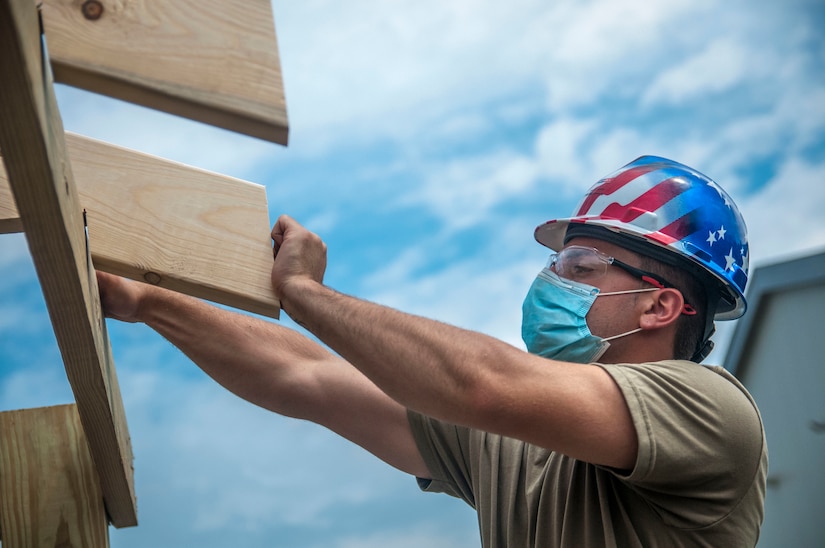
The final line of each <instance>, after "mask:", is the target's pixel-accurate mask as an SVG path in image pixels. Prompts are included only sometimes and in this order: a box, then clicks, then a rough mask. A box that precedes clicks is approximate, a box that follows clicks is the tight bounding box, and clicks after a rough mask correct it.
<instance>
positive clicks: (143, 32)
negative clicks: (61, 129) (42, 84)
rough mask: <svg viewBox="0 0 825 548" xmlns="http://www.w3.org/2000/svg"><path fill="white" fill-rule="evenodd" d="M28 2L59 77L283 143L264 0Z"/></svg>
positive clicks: (274, 47) (277, 71)
mask: <svg viewBox="0 0 825 548" xmlns="http://www.w3.org/2000/svg"><path fill="white" fill-rule="evenodd" d="M31 1H33V2H36V3H41V2H42V4H43V8H42V9H43V19H44V26H45V32H46V38H47V41H48V47H49V56H50V58H51V62H52V67H53V70H54V75H55V80H56V81H58V82H62V83H66V84H69V85H71V86H75V87H79V88H83V89H87V90H89V91H93V92H96V93H100V94H103V95H108V96H111V97H115V98H118V99H122V100H125V101H130V102H133V103H137V104H139V105H143V106H146V107H150V108H153V109H156V110H161V111H165V112H170V113H172V114H176V115H179V116H183V117H187V118H191V119H194V120H198V121H201V122H205V123H207V124H211V125H214V126H217V127H222V128H225V129H229V130H231V131H236V132H239V133H244V134H247V135H251V136H253V137H258V138H261V139H265V140H268V141H273V142H276V143H280V144H284V145H285V144H287V140H288V133H289V129H288V127H289V124H288V120H287V111H286V99H285V96H284V86H283V80H282V76H281V65H280V60H279V56H278V43H277V39H276V37H275V26H274V21H273V14H272V6H271V4H270V1H269V0H244V1H240V0H174V1H169V0H141V1H128V0H92V1H81V0H31ZM90 8H94V9H92V11H99V13H100V16H99V17H98V18H97V19H90V18H87V16H86V15H84V10H86V12H87V13H88V12H89V10H90ZM93 15H94V14H93Z"/></svg>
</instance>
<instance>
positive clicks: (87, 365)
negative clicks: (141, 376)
mask: <svg viewBox="0 0 825 548" xmlns="http://www.w3.org/2000/svg"><path fill="white" fill-rule="evenodd" d="M48 66H49V63H48V59H47V58H45V51H43V50H42V48H41V35H40V30H39V21H38V14H37V11H36V9H35V5H34V3H33V2H31V0H0V149H2V151H3V160H4V162H5V165H6V169H7V172H8V177H9V183H10V185H11V189H12V192H13V194H14V197H15V200H16V202H17V208H18V210H19V211H20V218H21V220H22V222H23V229H24V231H25V234H26V239H27V241H28V245H29V250H30V252H31V254H32V259H33V262H34V266H35V270H36V271H37V276H38V278H39V280H40V286H41V288H42V290H43V296H44V297H45V301H46V307H47V309H48V311H49V316H50V319H51V322H52V326H53V328H54V332H55V336H56V339H57V344H58V347H59V348H60V351H61V354H62V356H63V363H64V366H65V369H66V375H67V377H68V379H69V384H70V385H71V387H72V390H73V392H74V396H75V400H76V402H77V409H78V412H79V414H80V420H81V423H82V424H83V430H84V432H85V433H86V438H87V439H88V444H89V449H90V453H91V455H92V459H93V461H94V463H95V468H96V470H97V473H98V476H99V478H100V484H101V490H102V492H103V499H104V503H105V506H106V510H107V512H108V514H109V518H110V520H111V522H112V524H113V525H115V526H116V527H124V526H129V525H135V524H136V523H137V509H136V503H135V493H134V475H133V469H132V449H131V444H130V440H129V433H128V429H127V426H126V418H125V414H124V411H123V402H122V400H121V397H120V389H119V387H118V384H117V375H116V373H115V368H114V364H113V362H112V358H111V349H110V347H109V340H108V337H107V336H106V333H105V322H104V319H103V315H102V312H101V308H100V301H99V297H98V290H97V281H96V278H95V276H94V272H93V270H92V267H91V258H90V257H89V255H88V249H87V246H86V239H85V231H84V225H83V213H82V210H81V208H80V203H79V199H78V196H77V191H76V189H75V186H74V180H73V178H72V171H71V166H70V163H69V157H68V155H67V154H66V150H65V142H64V138H63V127H62V126H63V124H62V122H61V120H60V113H59V112H58V110H57V103H56V101H55V98H54V89H53V86H52V82H51V79H50V75H49V73H48Z"/></svg>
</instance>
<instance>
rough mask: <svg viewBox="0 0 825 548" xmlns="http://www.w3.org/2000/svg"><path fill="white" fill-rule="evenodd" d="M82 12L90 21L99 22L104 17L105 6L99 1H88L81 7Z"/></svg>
mask: <svg viewBox="0 0 825 548" xmlns="http://www.w3.org/2000/svg"><path fill="white" fill-rule="evenodd" d="M80 11H82V12H83V17H85V18H86V19H88V20H89V21H97V20H98V19H100V17H101V16H102V15H103V4H101V3H100V2H99V0H86V1H85V2H83V5H82V6H80Z"/></svg>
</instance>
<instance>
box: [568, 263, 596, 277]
mask: <svg viewBox="0 0 825 548" xmlns="http://www.w3.org/2000/svg"><path fill="white" fill-rule="evenodd" d="M572 270H573V274H574V275H575V276H577V277H586V276H591V275H593V273H595V271H596V270H595V269H594V268H592V267H589V266H587V265H583V264H577V265H573V269H572Z"/></svg>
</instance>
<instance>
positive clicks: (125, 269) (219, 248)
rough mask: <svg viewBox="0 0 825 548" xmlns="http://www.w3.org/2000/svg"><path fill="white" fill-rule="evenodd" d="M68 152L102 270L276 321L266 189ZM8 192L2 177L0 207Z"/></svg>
mask: <svg viewBox="0 0 825 548" xmlns="http://www.w3.org/2000/svg"><path fill="white" fill-rule="evenodd" d="M66 144H67V146H68V151H69V156H70V157H71V159H72V171H73V174H74V178H75V183H76V185H77V189H78V194H79V196H80V205H81V207H82V209H83V210H85V211H86V218H87V221H88V225H89V247H90V249H91V253H92V260H93V261H94V265H95V267H96V268H98V269H100V270H104V271H106V272H111V273H113V274H119V275H121V276H126V277H128V278H132V279H135V280H140V281H145V282H149V283H153V284H156V285H160V286H162V287H167V288H169V289H173V290H175V291H178V292H180V293H186V294H188V295H193V296H195V297H200V298H203V299H208V300H211V301H214V302H217V303H221V304H224V305H227V306H231V307H234V308H240V309H242V310H247V311H249V312H253V313H256V314H261V315H265V316H270V317H274V318H277V317H278V315H279V310H280V307H279V303H278V300H277V299H276V298H275V296H274V294H273V292H272V285H271V283H270V277H269V274H270V270H271V268H272V246H271V241H270V238H269V231H270V228H271V227H270V224H269V213H268V211H267V202H266V189H265V188H264V187H262V186H260V185H257V184H254V183H249V182H246V181H241V180H238V179H234V178H231V177H227V176H224V175H218V174H215V173H211V172H208V171H203V170H200V169H196V168H193V167H189V166H186V165H183V164H179V163H176V162H171V161H168V160H164V159H161V158H157V157H153V156H149V155H147V154H142V153H140V152H134V151H131V150H127V149H125V148H120V147H116V146H113V145H109V144H106V143H103V142H101V141H96V140H94V139H89V138H86V137H82V136H80V135H76V134H72V133H67V134H66ZM4 187H6V188H7V181H4V179H3V173H2V171H0V200H2V199H3V196H4V195H5V193H7V192H8V190H4ZM2 213H3V208H2V207H0V229H2V228H3V226H4V223H7V226H8V227H9V228H13V227H14V226H15V223H14V222H13V221H14V216H15V214H16V212H14V211H11V210H10V211H9V216H8V217H6V218H5V220H4V219H3V217H2ZM16 224H20V223H16Z"/></svg>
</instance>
